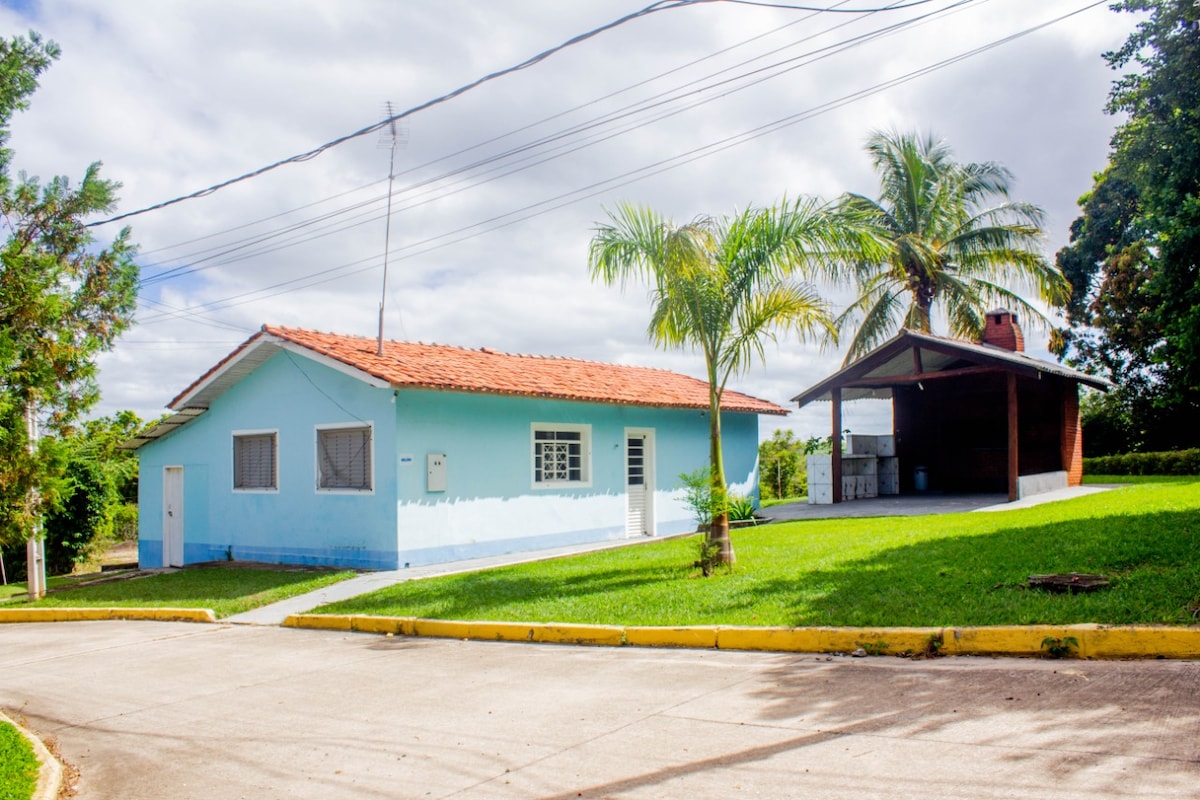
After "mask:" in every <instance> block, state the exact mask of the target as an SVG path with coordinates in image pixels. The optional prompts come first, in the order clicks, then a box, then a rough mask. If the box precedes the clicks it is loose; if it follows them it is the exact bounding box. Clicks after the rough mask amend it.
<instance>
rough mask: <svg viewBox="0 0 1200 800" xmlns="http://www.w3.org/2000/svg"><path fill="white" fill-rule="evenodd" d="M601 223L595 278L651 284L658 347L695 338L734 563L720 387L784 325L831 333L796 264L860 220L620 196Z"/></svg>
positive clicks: (722, 528) (804, 209) (723, 531)
mask: <svg viewBox="0 0 1200 800" xmlns="http://www.w3.org/2000/svg"><path fill="white" fill-rule="evenodd" d="M608 215H609V222H608V223H607V224H601V225H598V226H597V227H596V233H595V236H594V237H593V238H592V242H591V249H590V253H589V257H588V265H589V269H590V271H591V274H592V278H593V280H597V279H598V280H601V281H603V282H604V283H607V284H610V285H611V284H613V283H620V284H621V285H622V286H624V285H625V283H626V282H627V281H628V280H629V279H631V278H641V279H645V280H646V281H647V282H648V283H649V284H650V286H651V297H652V303H653V309H652V313H651V318H650V326H649V331H648V333H649V336H650V338H651V340H652V341H653V342H654V343H655V344H656V345H658V346H661V347H689V348H695V349H697V350H699V351H700V352H701V354H702V355H703V356H704V365H705V370H706V374H707V377H708V385H709V432H710V448H709V456H710V467H711V477H712V490H713V497H714V499H715V500H716V501H717V502H716V507H717V510H718V513H717V514H716V515H715V517H714V519H713V523H712V525H711V526H710V530H709V534H708V535H709V541H710V542H712V543H713V544H714V545H716V546H717V557H716V558H717V560H718V561H719V562H723V563H733V561H734V553H733V547H732V544H731V542H730V540H729V515H728V513H727V512H726V511H724V510H722V509H724V508H725V503H724V502H723V501H724V499H725V497H726V484H725V465H724V460H723V458H722V453H721V414H720V407H721V395H722V393H723V392H724V390H725V385H726V383H727V382H728V380H729V378H730V377H731V376H733V375H736V374H739V373H741V372H743V371H744V370H745V369H746V368H747V366H748V365H749V364H750V362H751V361H752V359H753V358H754V357H755V356H758V357H759V358H763V357H764V355H765V354H764V349H763V346H764V343H765V340H767V339H772V340H773V339H774V338H775V335H776V333H777V332H779V331H782V330H787V329H790V330H794V331H796V332H797V333H798V334H799V335H800V336H802V337H803V336H807V335H810V334H813V333H815V332H820V333H822V334H823V335H827V336H829V335H834V334H835V331H834V327H833V320H832V315H831V314H830V312H829V309H828V307H827V306H826V304H825V302H824V301H823V300H822V299H821V297H820V296H819V295H818V294H817V292H816V291H815V289H813V288H812V287H811V286H810V285H808V284H806V283H803V282H801V281H799V280H796V279H794V277H793V276H796V275H797V270H798V268H802V267H809V266H815V265H818V264H821V263H827V262H828V260H829V259H830V258H832V257H833V254H835V253H839V252H842V251H844V250H845V249H847V248H848V247H849V246H850V245H851V244H853V242H852V238H853V229H852V228H851V227H850V226H847V225H845V224H843V223H842V221H841V219H840V217H838V216H837V215H836V214H833V213H831V210H830V209H829V208H827V207H824V206H821V205H818V204H817V203H816V202H815V201H801V202H794V203H788V202H786V201H785V202H784V203H782V204H780V205H779V206H776V207H775V208H771V209H753V208H750V209H747V210H745V211H743V212H741V213H739V214H736V215H734V216H732V217H726V218H722V219H713V218H709V217H702V218H698V219H696V220H694V221H692V222H690V223H687V224H686V225H678V226H677V225H675V224H674V223H673V222H671V221H670V220H669V219H666V218H664V217H662V216H660V215H659V214H657V213H655V212H654V211H652V210H651V209H648V208H645V207H640V206H635V205H621V206H619V207H618V208H617V209H616V211H609V212H608Z"/></svg>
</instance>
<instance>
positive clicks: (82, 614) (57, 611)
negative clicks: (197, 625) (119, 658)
mask: <svg viewBox="0 0 1200 800" xmlns="http://www.w3.org/2000/svg"><path fill="white" fill-rule="evenodd" d="M106 619H127V620H156V621H159V622H216V621H217V618H216V616H215V615H214V614H213V612H212V610H211V609H207V608H4V609H0V623H5V622H82V621H91V620H106Z"/></svg>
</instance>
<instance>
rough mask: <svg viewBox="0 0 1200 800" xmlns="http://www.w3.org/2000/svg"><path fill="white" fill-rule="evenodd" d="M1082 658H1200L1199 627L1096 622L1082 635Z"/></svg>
mask: <svg viewBox="0 0 1200 800" xmlns="http://www.w3.org/2000/svg"><path fill="white" fill-rule="evenodd" d="M1081 642H1082V646H1081V647H1080V653H1079V655H1080V656H1082V657H1084V658H1200V628H1196V627H1191V628H1167V627H1160V626H1156V625H1136V626H1114V627H1109V626H1105V625H1097V626H1095V628H1094V629H1093V630H1090V631H1086V632H1085V633H1084V635H1083V637H1082V638H1081Z"/></svg>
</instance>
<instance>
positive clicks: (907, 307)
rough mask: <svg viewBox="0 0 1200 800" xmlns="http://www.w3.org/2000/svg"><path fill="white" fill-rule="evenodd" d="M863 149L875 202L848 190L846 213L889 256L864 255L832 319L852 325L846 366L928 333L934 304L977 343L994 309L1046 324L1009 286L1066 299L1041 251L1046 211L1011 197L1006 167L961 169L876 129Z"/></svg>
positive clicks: (924, 140)
mask: <svg viewBox="0 0 1200 800" xmlns="http://www.w3.org/2000/svg"><path fill="white" fill-rule="evenodd" d="M866 150H867V152H868V153H869V154H870V155H871V159H872V161H873V162H874V166H875V171H876V172H877V173H879V180H880V190H879V199H878V200H872V199H870V198H868V197H864V196H862V195H859V194H848V195H846V196H845V197H844V198H843V201H842V209H843V211H844V212H846V213H849V214H853V215H855V216H856V217H857V218H858V219H860V220H862V221H863V222H864V223H865V224H866V225H867V226H868V227H869V228H870V229H872V230H873V232H874V235H875V237H876V238H878V239H879V240H882V241H884V242H886V243H887V253H886V256H885V257H884V258H883V259H869V258H860V259H859V260H858V262H857V264H856V267H855V269H854V272H855V278H856V279H857V285H858V298H857V299H856V300H855V301H854V302H853V303H852V304H851V305H850V307H849V308H847V309H846V311H845V312H844V313H843V314H841V316H839V317H838V319H837V321H836V324H837V326H838V329H839V330H844V329H845V328H846V327H847V326H848V325H850V324H852V323H854V322H857V325H858V328H857V331H856V332H855V334H854V336H853V337H852V338H851V340H850V346H849V352H848V353H847V355H846V363H849V362H851V361H853V360H855V359H856V358H858V357H860V356H862V355H864V354H866V353H867V352H869V351H870V350H871V349H872V348H873V347H874V346H875V345H877V344H879V343H880V342H882V341H883V340H884V339H886V338H887V337H888V336H890V335H891V334H893V333H894V332H895V331H896V330H897V329H898V328H900V327H902V326H903V327H906V328H912V329H914V330H918V331H922V332H925V333H930V332H931V318H932V315H933V310H934V307H935V306H937V307H939V310H940V311H942V312H943V313H944V314H945V317H946V320H947V323H948V325H949V329H950V334H951V335H952V336H955V337H960V338H971V339H974V338H978V337H979V336H980V335H981V334H982V332H983V328H984V323H985V315H986V313H987V309H988V308H989V307H993V306H996V305H1003V306H1007V307H1008V308H1010V309H1012V310H1014V311H1016V312H1017V313H1018V314H1020V315H1021V316H1023V317H1025V318H1026V319H1027V320H1029V319H1036V320H1040V321H1042V322H1045V321H1046V318H1045V316H1044V315H1043V314H1042V312H1041V311H1040V310H1038V309H1037V308H1036V307H1034V306H1033V305H1032V304H1030V303H1029V302H1027V301H1026V300H1025V299H1024V298H1022V297H1021V296H1020V295H1018V294H1017V293H1016V292H1015V291H1012V290H1010V289H1009V288H1007V287H1006V286H1005V285H1003V283H1002V281H1005V280H1014V279H1015V281H1016V282H1017V283H1019V284H1022V285H1023V286H1022V288H1026V287H1028V288H1032V289H1033V290H1034V292H1036V296H1037V298H1038V299H1039V300H1041V301H1043V302H1045V303H1049V304H1051V305H1061V304H1062V303H1064V302H1065V301H1066V300H1067V299H1068V297H1069V295H1070V285H1069V284H1068V282H1067V280H1066V278H1064V277H1063V275H1062V272H1060V271H1059V270H1058V268H1057V267H1055V266H1053V265H1052V264H1050V262H1049V261H1047V260H1046V258H1045V256H1044V255H1043V254H1042V251H1041V245H1042V222H1043V218H1044V213H1043V211H1042V209H1041V208H1039V207H1038V206H1035V205H1032V204H1029V203H1020V202H1014V201H1010V200H1009V199H1008V191H1009V183H1010V181H1011V179H1012V173H1010V172H1009V171H1008V170H1007V169H1006V168H1004V167H1003V166H1001V165H999V164H996V163H993V162H987V163H983V164H976V163H970V164H960V163H959V162H957V161H955V160H954V158H953V154H952V152H951V150H950V148H949V146H948V145H947V144H946V143H945V142H944V141H942V140H940V139H936V138H934V137H933V136H932V135H926V136H925V137H919V136H918V135H917V134H914V133H905V134H901V133H898V132H894V131H893V132H887V133H884V132H879V131H876V132H875V133H873V134H872V135H871V137H870V138H869V139H868V140H867V146H866ZM993 201H999V202H998V203H997V204H996V205H988V203H990V202H993Z"/></svg>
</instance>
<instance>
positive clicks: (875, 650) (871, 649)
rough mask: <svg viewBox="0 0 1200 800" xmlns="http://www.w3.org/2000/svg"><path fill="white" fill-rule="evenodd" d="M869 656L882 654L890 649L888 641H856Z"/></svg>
mask: <svg viewBox="0 0 1200 800" xmlns="http://www.w3.org/2000/svg"><path fill="white" fill-rule="evenodd" d="M855 644H856V645H858V646H859V647H860V648H862V649H863V650H864V651H866V653H867V655H869V656H882V655H884V654H886V653H887V651H888V643H887V642H885V641H884V640H882V639H880V640H879V641H876V642H855Z"/></svg>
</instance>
